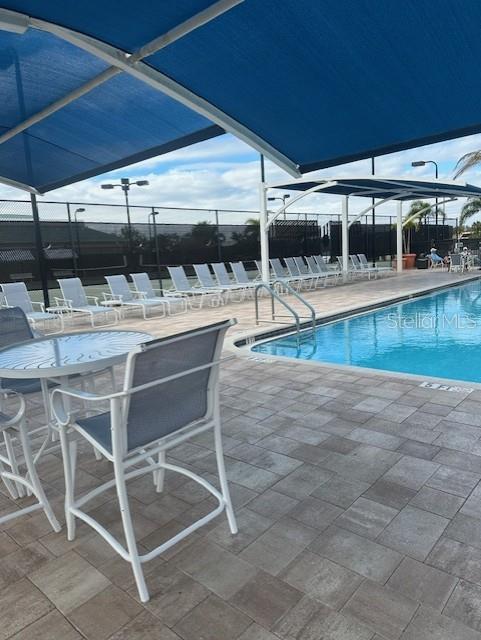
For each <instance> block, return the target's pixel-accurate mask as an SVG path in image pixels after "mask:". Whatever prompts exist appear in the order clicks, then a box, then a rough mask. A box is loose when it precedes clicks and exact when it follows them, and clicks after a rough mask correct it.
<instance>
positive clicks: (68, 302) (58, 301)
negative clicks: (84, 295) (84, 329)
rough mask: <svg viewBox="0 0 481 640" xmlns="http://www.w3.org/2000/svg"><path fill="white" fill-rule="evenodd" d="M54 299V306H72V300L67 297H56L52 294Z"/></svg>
mask: <svg viewBox="0 0 481 640" xmlns="http://www.w3.org/2000/svg"><path fill="white" fill-rule="evenodd" d="M54 301H55V306H56V307H70V308H72V300H67V298H58V297H57V296H54Z"/></svg>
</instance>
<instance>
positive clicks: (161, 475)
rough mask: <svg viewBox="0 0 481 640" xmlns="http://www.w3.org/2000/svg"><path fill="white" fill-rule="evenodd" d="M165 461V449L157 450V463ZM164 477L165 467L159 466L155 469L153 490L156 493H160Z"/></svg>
mask: <svg viewBox="0 0 481 640" xmlns="http://www.w3.org/2000/svg"><path fill="white" fill-rule="evenodd" d="M164 462H165V451H159V464H163V463H164ZM164 478H165V469H164V468H163V467H160V469H158V471H157V478H156V482H155V490H156V491H157V493H162V491H163V490H164Z"/></svg>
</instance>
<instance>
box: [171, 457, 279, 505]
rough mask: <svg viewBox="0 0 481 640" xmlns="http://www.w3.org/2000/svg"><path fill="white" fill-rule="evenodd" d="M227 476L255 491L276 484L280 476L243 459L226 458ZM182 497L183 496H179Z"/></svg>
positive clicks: (232, 480)
mask: <svg viewBox="0 0 481 640" xmlns="http://www.w3.org/2000/svg"><path fill="white" fill-rule="evenodd" d="M226 471H227V478H228V480H230V481H231V482H237V483H238V484H240V485H242V486H243V487H247V488H248V489H252V490H253V491H259V492H260V491H264V490H265V489H268V488H269V487H271V486H272V485H273V484H275V483H276V482H277V481H278V480H279V478H280V476H278V475H277V474H275V473H272V472H271V471H266V469H260V468H259V467H254V466H253V465H251V464H247V463H246V462H242V461H241V460H233V459H232V458H231V459H228V460H226ZM179 497H181V496H179Z"/></svg>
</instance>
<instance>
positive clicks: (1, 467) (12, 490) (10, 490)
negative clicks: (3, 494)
mask: <svg viewBox="0 0 481 640" xmlns="http://www.w3.org/2000/svg"><path fill="white" fill-rule="evenodd" d="M4 471H5V464H4V463H3V460H1V459H0V478H2V480H3V482H4V484H5V486H6V487H7V491H8V493H9V494H10V495H11V497H12V499H13V500H16V499H17V498H18V497H19V495H18V493H17V489H16V487H15V485H14V484H13V482H12V480H10V478H6V477H5V476H4V475H3V472H4Z"/></svg>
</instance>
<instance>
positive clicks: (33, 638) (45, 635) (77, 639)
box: [11, 609, 83, 640]
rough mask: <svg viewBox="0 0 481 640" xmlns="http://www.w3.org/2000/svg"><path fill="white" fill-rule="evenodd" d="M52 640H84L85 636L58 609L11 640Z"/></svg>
mask: <svg viewBox="0 0 481 640" xmlns="http://www.w3.org/2000/svg"><path fill="white" fill-rule="evenodd" d="M52 638H59V639H61V640H82V638H83V636H81V635H80V633H78V632H77V631H76V630H75V629H74V628H73V627H72V625H71V624H70V623H69V622H68V621H67V620H66V619H65V618H64V617H63V615H62V614H61V613H60V612H59V611H57V610H56V609H54V610H53V611H51V612H50V613H47V615H46V616H43V618H40V619H39V620H37V621H36V622H34V623H33V624H31V625H29V626H28V627H26V628H25V629H22V631H19V632H18V633H16V634H15V635H14V636H11V640H52Z"/></svg>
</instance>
